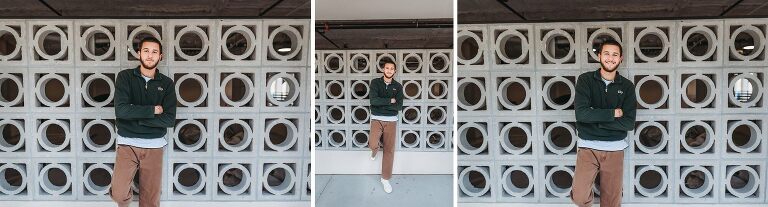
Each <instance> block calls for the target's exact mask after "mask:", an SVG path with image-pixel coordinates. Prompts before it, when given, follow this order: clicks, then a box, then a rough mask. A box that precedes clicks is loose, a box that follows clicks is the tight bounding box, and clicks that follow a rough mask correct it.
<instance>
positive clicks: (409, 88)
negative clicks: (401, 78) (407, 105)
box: [403, 80, 421, 100]
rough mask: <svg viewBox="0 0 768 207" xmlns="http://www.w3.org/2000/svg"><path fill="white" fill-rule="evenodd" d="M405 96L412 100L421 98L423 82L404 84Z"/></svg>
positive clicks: (412, 81)
mask: <svg viewBox="0 0 768 207" xmlns="http://www.w3.org/2000/svg"><path fill="white" fill-rule="evenodd" d="M403 95H404V96H405V98H407V99H411V100H413V99H418V98H419V97H421V82H419V81H417V80H407V81H405V83H404V84H403Z"/></svg>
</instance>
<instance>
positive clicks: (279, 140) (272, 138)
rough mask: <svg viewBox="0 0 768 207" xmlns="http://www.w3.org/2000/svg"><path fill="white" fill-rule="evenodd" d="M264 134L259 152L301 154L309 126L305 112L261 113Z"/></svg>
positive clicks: (269, 154)
mask: <svg viewBox="0 0 768 207" xmlns="http://www.w3.org/2000/svg"><path fill="white" fill-rule="evenodd" d="M259 128H260V129H261V130H262V132H261V133H260V134H261V135H262V136H261V137H262V138H261V139H259V140H260V142H259V143H256V145H257V146H258V148H259V149H258V153H259V154H260V155H264V156H300V155H301V154H302V152H303V151H304V149H306V148H304V147H303V146H304V142H305V141H306V139H304V137H305V133H306V130H307V129H308V128H309V127H308V125H307V118H306V115H303V114H287V113H284V114H269V113H264V114H261V118H260V123H259Z"/></svg>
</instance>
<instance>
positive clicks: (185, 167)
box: [173, 163, 206, 195]
mask: <svg viewBox="0 0 768 207" xmlns="http://www.w3.org/2000/svg"><path fill="white" fill-rule="evenodd" d="M173 171H174V173H173V177H174V178H176V179H174V180H173V187H174V190H175V191H178V192H180V193H182V194H184V195H194V194H197V193H200V192H201V191H203V188H205V180H204V178H205V177H206V175H205V170H203V168H202V167H200V165H197V164H191V163H184V164H176V166H175V167H174V170H173Z"/></svg>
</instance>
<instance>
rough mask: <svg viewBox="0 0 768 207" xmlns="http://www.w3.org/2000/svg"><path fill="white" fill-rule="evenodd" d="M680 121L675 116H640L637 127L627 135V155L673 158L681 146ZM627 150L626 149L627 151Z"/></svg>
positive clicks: (635, 157) (637, 157)
mask: <svg viewBox="0 0 768 207" xmlns="http://www.w3.org/2000/svg"><path fill="white" fill-rule="evenodd" d="M677 127H678V123H677V119H676V118H675V117H674V116H652V117H646V116H640V117H638V118H637V120H636V121H635V129H634V130H633V131H631V132H629V134H628V135H627V136H628V138H629V142H628V144H629V147H627V149H626V150H627V151H629V153H626V155H630V156H631V157H630V158H631V159H672V158H674V156H675V151H676V150H677V149H678V148H679V147H680V144H679V142H677V137H678V136H679V135H678V134H677V133H675V132H677V131H678V130H677ZM625 152H626V151H625Z"/></svg>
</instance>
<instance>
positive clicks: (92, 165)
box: [73, 158, 115, 200]
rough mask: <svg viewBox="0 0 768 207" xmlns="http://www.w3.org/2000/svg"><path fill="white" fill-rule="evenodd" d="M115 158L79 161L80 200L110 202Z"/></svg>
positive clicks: (78, 194)
mask: <svg viewBox="0 0 768 207" xmlns="http://www.w3.org/2000/svg"><path fill="white" fill-rule="evenodd" d="M114 162H115V159H114V158H95V159H84V160H78V161H77V166H78V171H77V174H73V176H77V177H81V178H82V179H81V180H80V182H77V183H76V185H77V186H78V189H79V191H78V192H77V199H78V200H109V199H111V198H110V196H109V194H110V192H109V191H110V188H111V186H112V184H111V182H112V176H113V175H114V168H115V164H114Z"/></svg>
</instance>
